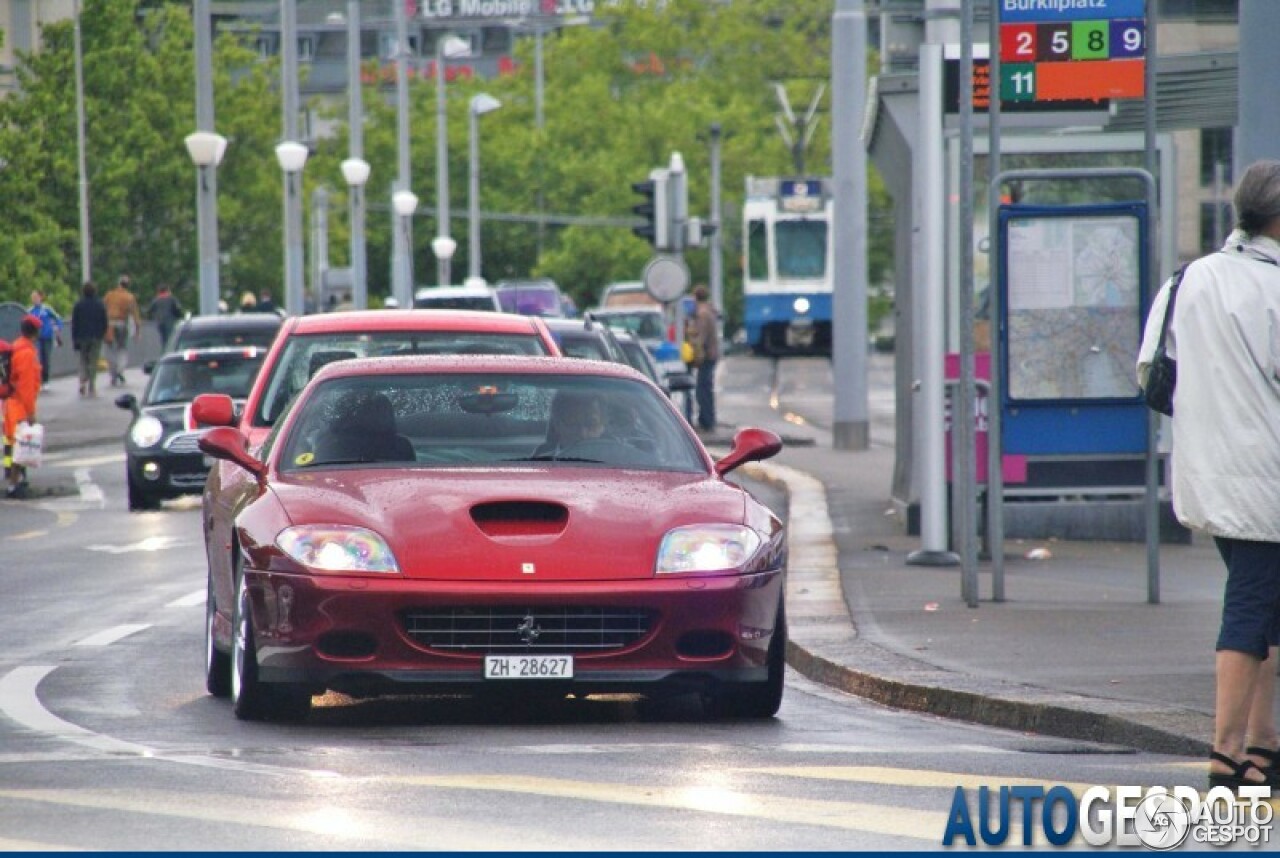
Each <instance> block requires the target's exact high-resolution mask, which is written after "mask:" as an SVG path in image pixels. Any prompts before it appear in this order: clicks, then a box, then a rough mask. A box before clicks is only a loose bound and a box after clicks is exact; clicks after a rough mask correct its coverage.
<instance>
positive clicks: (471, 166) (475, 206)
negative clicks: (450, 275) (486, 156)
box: [467, 110, 480, 277]
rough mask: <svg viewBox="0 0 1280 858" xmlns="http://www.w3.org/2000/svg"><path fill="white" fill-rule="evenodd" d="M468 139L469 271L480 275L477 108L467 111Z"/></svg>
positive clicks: (471, 273)
mask: <svg viewBox="0 0 1280 858" xmlns="http://www.w3.org/2000/svg"><path fill="white" fill-rule="evenodd" d="M467 116H468V121H467V139H468V144H469V146H470V153H469V154H470V157H469V158H468V159H467V168H468V169H467V173H468V178H469V179H470V187H469V189H468V194H467V203H468V211H467V222H468V223H469V224H470V228H469V230H468V234H467V242H468V251H469V252H468V254H467V273H468V274H470V275H471V276H472V277H479V276H480V115H479V114H477V113H476V112H475V110H469V111H467Z"/></svg>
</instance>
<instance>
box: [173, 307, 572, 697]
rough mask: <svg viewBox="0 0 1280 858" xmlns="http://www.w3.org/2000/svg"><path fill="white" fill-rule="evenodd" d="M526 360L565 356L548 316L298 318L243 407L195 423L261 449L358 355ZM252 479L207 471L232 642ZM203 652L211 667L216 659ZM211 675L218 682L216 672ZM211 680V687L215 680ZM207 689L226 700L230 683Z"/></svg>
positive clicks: (210, 522) (228, 404)
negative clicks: (236, 524)
mask: <svg viewBox="0 0 1280 858" xmlns="http://www.w3.org/2000/svg"><path fill="white" fill-rule="evenodd" d="M459 353H465V354H525V355H552V356H556V357H558V356H559V355H560V349H559V347H558V346H557V345H556V342H555V340H554V339H553V338H552V336H551V332H550V331H548V330H547V326H546V323H545V322H543V320H542V319H538V318H529V317H522V316H513V315H510V314H508V313H483V312H476V311H473V310H437V311H434V312H431V313H424V312H421V311H419V310H356V311H351V312H337V313H323V314H318V315H311V316H292V317H290V318H288V319H287V320H285V324H284V327H283V328H281V330H280V335H279V337H278V338H277V339H276V342H275V345H274V346H272V348H271V351H270V352H268V353H267V357H266V360H265V362H264V363H263V366H262V370H261V372H259V374H258V378H257V381H256V382H255V383H254V385H253V387H252V389H251V390H250V391H249V395H248V397H247V399H246V400H245V404H244V407H243V408H237V407H236V404H235V402H234V401H233V400H232V399H231V398H230V397H227V396H218V395H208V396H200V397H197V398H196V400H195V401H194V402H193V403H192V406H191V411H192V415H193V419H194V420H195V421H196V422H197V423H198V424H199V425H203V426H235V427H237V429H238V431H239V432H240V433H241V434H242V435H243V436H244V438H245V439H246V440H247V442H248V443H249V445H250V447H251V448H252V449H255V450H256V449H257V448H258V447H259V445H261V444H263V443H264V441H265V440H266V438H267V436H268V434H269V433H270V432H271V431H272V429H273V427H275V425H276V424H277V423H278V422H279V421H280V420H281V418H282V417H283V415H284V414H286V413H287V411H288V409H289V406H290V405H291V404H292V403H293V401H294V399H295V398H296V397H297V396H298V394H299V393H300V392H301V391H302V389H303V388H305V387H306V385H307V382H309V381H310V380H311V377H312V376H313V375H315V374H316V373H317V372H318V371H319V370H320V369H322V368H323V367H325V366H327V365H328V364H330V363H335V362H341V361H345V360H350V359H353V358H364V357H378V358H381V357H389V356H395V355H431V354H435V355H447V354H459ZM256 487H257V484H256V482H255V480H254V478H253V477H252V476H251V475H250V474H248V473H246V472H245V471H244V470H243V469H242V468H239V467H237V466H235V465H233V464H230V463H228V462H219V463H217V465H216V466H215V467H214V468H212V469H211V470H210V472H209V478H208V481H207V482H206V484H205V489H204V503H203V510H202V516H203V525H204V534H205V554H206V556H207V558H208V566H209V598H208V604H207V610H206V618H207V619H208V623H209V626H208V628H206V637H207V639H209V640H212V639H213V637H215V636H216V638H217V640H218V641H220V642H221V643H225V642H226V641H227V640H228V639H229V636H230V634H231V630H230V626H227V625H225V623H223V624H221V625H218V626H217V628H216V629H215V628H214V627H213V624H215V623H218V622H220V620H219V618H222V619H225V617H227V616H229V614H228V611H229V607H228V606H230V605H231V600H232V598H233V597H234V595H235V593H234V590H233V589H232V586H231V583H230V582H231V577H230V576H231V570H232V568H233V566H234V563H235V550H234V549H233V548H232V547H231V546H232V523H233V518H234V515H235V511H236V509H237V507H238V505H239V504H240V503H242V501H243V499H244V496H245V495H246V494H252V493H253V492H255V491H256V490H257V488H256ZM213 655H214V653H213V650H212V649H211V648H210V647H208V646H206V648H205V656H206V660H208V659H212V658H213ZM210 676H215V674H213V673H211V674H210ZM211 681H213V680H211ZM209 690H210V691H212V692H214V693H221V694H224V695H225V694H226V693H228V689H227V688H226V687H225V686H214V685H211V686H210V688H209Z"/></svg>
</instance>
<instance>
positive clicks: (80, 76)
mask: <svg viewBox="0 0 1280 858" xmlns="http://www.w3.org/2000/svg"><path fill="white" fill-rule="evenodd" d="M73 35H74V37H75V64H76V158H77V165H78V169H79V171H80V280H81V283H88V282H89V281H90V280H92V279H93V262H92V246H91V245H92V242H91V240H90V234H89V169H88V165H87V163H86V161H85V139H84V138H85V131H84V128H85V115H84V50H83V47H82V45H81V42H80V0H76V8H75V24H74V30H73ZM209 130H210V131H212V130H213V127H212V123H211V124H210V128H209ZM197 181H199V179H198V178H197ZM215 307H216V305H215ZM202 312H203V311H202Z"/></svg>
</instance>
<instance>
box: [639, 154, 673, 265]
mask: <svg viewBox="0 0 1280 858" xmlns="http://www.w3.org/2000/svg"><path fill="white" fill-rule="evenodd" d="M631 190H633V191H635V192H636V193H637V194H639V195H640V196H642V197H644V202H642V203H640V204H639V205H636V206H632V207H631V211H633V212H635V213H636V214H638V215H640V217H641V218H643V219H644V222H643V223H641V224H640V225H638V226H633V227H632V228H631V232H632V233H634V234H635V235H637V236H639V237H640V238H643V239H644V240H645V241H647V242H649V243H650V244H652V245H653V246H654V247H655V248H659V249H662V248H665V247H666V246H667V245H668V243H669V227H670V224H671V212H670V207H669V202H668V175H667V171H666V170H650V171H649V178H648V179H646V180H645V181H643V182H632V183H631Z"/></svg>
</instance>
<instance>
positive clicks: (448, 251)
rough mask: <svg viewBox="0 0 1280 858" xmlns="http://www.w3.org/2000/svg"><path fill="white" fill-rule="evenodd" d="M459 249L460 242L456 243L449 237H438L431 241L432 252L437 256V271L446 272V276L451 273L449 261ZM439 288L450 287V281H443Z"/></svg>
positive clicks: (438, 284)
mask: <svg viewBox="0 0 1280 858" xmlns="http://www.w3.org/2000/svg"><path fill="white" fill-rule="evenodd" d="M457 249H458V242H456V241H454V240H453V239H452V238H450V237H449V236H447V235H437V236H436V237H435V238H433V239H431V252H432V253H434V254H435V255H436V270H437V272H439V271H444V272H445V276H446V277H447V276H448V272H449V260H450V259H453V253H454V251H456V250H457ZM436 285H437V286H448V285H450V284H449V281H447V280H441V281H440V282H439V283H437V284H436Z"/></svg>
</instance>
